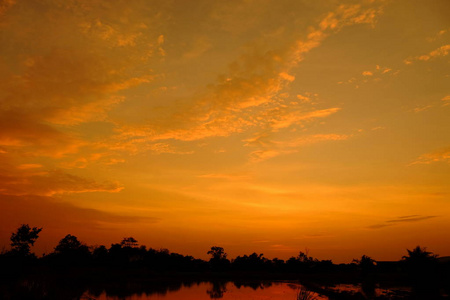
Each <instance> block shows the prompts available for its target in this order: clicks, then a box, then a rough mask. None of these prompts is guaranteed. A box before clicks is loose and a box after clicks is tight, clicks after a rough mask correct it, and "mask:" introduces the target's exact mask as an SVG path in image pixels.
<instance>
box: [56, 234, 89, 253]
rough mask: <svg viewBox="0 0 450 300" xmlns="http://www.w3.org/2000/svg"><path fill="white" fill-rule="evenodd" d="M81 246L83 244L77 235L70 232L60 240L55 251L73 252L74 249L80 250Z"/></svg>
mask: <svg viewBox="0 0 450 300" xmlns="http://www.w3.org/2000/svg"><path fill="white" fill-rule="evenodd" d="M81 246H82V244H81V242H80V241H79V240H78V238H77V237H76V236H74V235H71V234H68V235H66V236H65V237H64V238H62V239H61V240H60V241H59V244H58V245H57V246H56V247H55V252H57V253H67V252H72V251H74V250H78V249H79V248H80V247H81Z"/></svg>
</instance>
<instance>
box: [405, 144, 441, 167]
mask: <svg viewBox="0 0 450 300" xmlns="http://www.w3.org/2000/svg"><path fill="white" fill-rule="evenodd" d="M436 162H444V163H450V148H444V149H441V150H437V151H434V152H430V153H425V154H423V155H421V156H419V157H418V158H417V159H416V160H415V161H413V162H412V163H410V165H416V164H427V165H428V164H431V163H436Z"/></svg>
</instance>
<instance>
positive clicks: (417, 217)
mask: <svg viewBox="0 0 450 300" xmlns="http://www.w3.org/2000/svg"><path fill="white" fill-rule="evenodd" d="M436 217H437V216H422V215H408V216H400V217H398V218H397V219H392V220H387V221H385V222H384V223H380V224H375V225H371V226H367V228H368V229H380V228H384V227H389V226H393V225H395V224H398V223H409V222H418V221H423V220H428V219H432V218H436Z"/></svg>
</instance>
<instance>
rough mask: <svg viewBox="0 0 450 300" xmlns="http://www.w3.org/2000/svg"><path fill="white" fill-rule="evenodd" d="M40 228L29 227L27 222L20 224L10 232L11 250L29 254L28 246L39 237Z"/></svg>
mask: <svg viewBox="0 0 450 300" xmlns="http://www.w3.org/2000/svg"><path fill="white" fill-rule="evenodd" d="M41 230H42V228H37V227H33V228H30V226H29V225H28V224H22V225H21V226H20V227H19V228H17V231H16V232H15V233H14V232H13V233H12V234H11V238H10V240H11V247H12V251H13V252H16V253H19V254H21V255H29V254H30V248H31V246H33V245H34V242H35V241H36V240H37V238H38V237H39V233H40V232H41Z"/></svg>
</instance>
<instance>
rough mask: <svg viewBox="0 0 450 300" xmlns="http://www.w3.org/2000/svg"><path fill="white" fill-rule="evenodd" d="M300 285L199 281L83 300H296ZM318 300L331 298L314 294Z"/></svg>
mask: <svg viewBox="0 0 450 300" xmlns="http://www.w3.org/2000/svg"><path fill="white" fill-rule="evenodd" d="M300 288H301V285H299V284H296V283H288V282H267V283H246V284H239V283H233V282H227V283H226V282H223V283H210V282H200V283H194V284H180V285H179V286H172V287H169V288H168V289H165V288H161V289H159V290H147V291H140V292H137V293H133V294H131V295H117V294H116V293H115V292H114V291H107V290H106V291H103V292H101V294H98V292H97V293H92V292H86V293H84V295H83V297H82V299H97V300H106V299H108V300H112V299H114V300H118V299H124V300H144V299H152V300H155V299H164V300H175V299H176V300H180V299H183V300H210V299H224V300H226V299H235V300H240V299H242V300H244V299H245V300H252V299H254V300H269V299H270V300H281V299H283V300H289V299H292V300H296V299H297V292H298V290H299V289H300ZM313 295H315V296H316V297H317V299H318V300H319V299H320V300H325V299H328V297H325V296H321V295H319V294H317V293H313Z"/></svg>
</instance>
